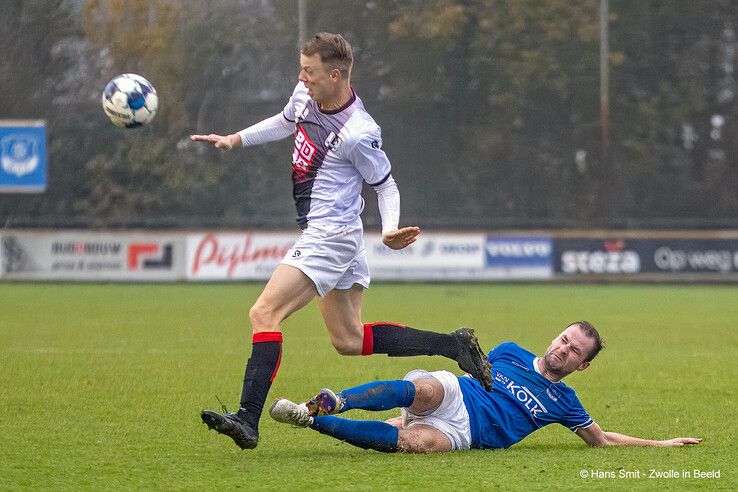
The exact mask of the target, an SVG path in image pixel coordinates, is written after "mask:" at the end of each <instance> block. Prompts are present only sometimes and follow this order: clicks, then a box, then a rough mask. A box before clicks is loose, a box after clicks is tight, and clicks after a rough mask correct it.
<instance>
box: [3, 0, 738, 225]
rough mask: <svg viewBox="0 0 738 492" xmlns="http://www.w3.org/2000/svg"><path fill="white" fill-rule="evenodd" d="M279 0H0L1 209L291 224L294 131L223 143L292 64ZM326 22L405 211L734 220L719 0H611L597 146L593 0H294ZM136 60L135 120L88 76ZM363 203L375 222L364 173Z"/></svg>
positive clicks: (21, 213)
mask: <svg viewBox="0 0 738 492" xmlns="http://www.w3.org/2000/svg"><path fill="white" fill-rule="evenodd" d="M297 4H298V2H297V1H296V0H273V1H267V0H219V1H218V2H200V1H196V0H87V1H86V0H76V1H75V0H34V1H32V2H31V1H23V0H4V1H3V2H2V11H3V15H2V16H0V38H2V39H3V43H2V44H0V59H1V60H2V63H1V64H0V87H1V88H2V90H0V119H11V118H23V119H37V118H38V119H44V120H46V122H47V133H48V154H49V162H50V170H49V187H48V189H47V191H46V193H44V194H38V195H30V194H3V195H0V220H2V223H3V225H4V226H6V227H181V228H205V227H235V228H241V227H275V228H286V227H292V225H293V224H294V222H293V220H294V209H293V205H292V200H291V182H290V154H291V153H290V147H291V142H290V141H289V139H288V140H285V141H283V142H279V143H273V144H270V145H264V146H260V147H256V148H250V149H245V150H243V149H240V150H237V151H234V152H230V153H222V152H219V151H216V150H214V149H211V148H208V147H206V146H202V145H195V144H193V143H191V142H189V140H187V136H188V135H189V134H190V133H210V132H215V133H232V132H234V131H237V130H240V129H242V128H245V127H247V126H249V125H250V124H253V123H255V122H257V121H259V120H260V119H262V118H264V117H267V116H271V115H273V114H276V113H278V112H279V111H281V109H282V107H283V106H284V104H285V102H286V101H287V99H288V98H289V95H290V94H291V91H292V89H293V87H294V85H295V83H296V80H297V71H298V59H299V58H298V46H299V41H298V20H297V19H298V10H297ZM304 4H305V5H306V6H307V30H308V33H309V34H312V33H314V32H317V31H321V30H326V31H332V32H340V33H342V34H343V35H344V36H345V37H346V38H347V39H348V40H349V41H350V42H351V43H352V44H353V47H354V52H355V68H354V74H353V85H354V87H355V89H356V91H357V93H358V94H359V95H360V97H362V99H363V100H364V103H365V105H366V106H367V108H368V110H369V112H370V113H372V115H373V116H374V117H375V119H376V120H377V122H378V123H379V124H380V125H381V126H382V129H383V137H384V141H385V143H384V148H385V150H386V151H387V153H388V155H389V156H390V159H391V160H392V163H393V169H394V170H393V173H394V175H395V178H396V180H397V181H398V183H399V186H400V190H401V192H402V199H403V201H402V223H403V224H419V225H421V226H425V227H438V228H441V227H443V228H456V227H462V228H486V229H494V228H510V227H523V228H532V227H548V228H561V227H611V228H624V227H655V228H658V227H670V228H683V227H713V228H715V227H738V152H736V144H737V143H738V134H737V132H738V130H737V128H738V125H737V124H736V123H737V121H736V119H737V117H738V107H737V102H736V97H735V91H736V74H735V64H736V56H737V54H736V52H737V47H738V44H737V41H736V28H737V22H738V2H734V1H731V0H671V1H669V2H662V1H657V0H618V1H616V2H611V3H610V10H609V17H608V20H609V22H608V24H609V41H610V49H609V57H608V61H609V67H610V69H609V73H610V89H609V108H610V110H609V152H608V154H607V155H603V152H602V131H601V125H600V92H599V83H600V77H599V63H600V58H599V39H600V32H599V14H600V12H599V6H600V5H599V2H598V1H597V0H516V1H509V0H508V1H504V0H425V1H422V0H404V1H401V0H373V1H338V0H321V1H318V0H305V2H304ZM125 72H134V73H139V74H141V75H143V76H144V77H146V78H148V79H149V80H150V81H151V82H152V83H153V84H154V86H155V87H156V89H157V91H158V93H159V98H160V111H159V114H158V115H157V116H156V119H155V120H154V122H153V123H152V124H151V125H150V126H148V127H145V128H141V129H137V130H121V129H119V128H116V127H114V126H113V125H112V124H110V123H109V122H108V121H107V119H106V117H105V115H104V114H103V112H102V109H101V107H100V93H101V91H102V88H103V87H104V86H105V84H106V83H107V82H108V81H109V80H110V79H111V78H112V77H114V76H115V75H117V74H119V73H125ZM365 191H366V198H367V212H365V221H366V223H367V224H368V225H369V226H370V227H372V226H375V225H376V224H377V221H378V215H377V212H376V206H375V203H374V202H375V200H374V197H373V191H371V190H365Z"/></svg>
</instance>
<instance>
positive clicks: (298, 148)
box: [292, 128, 317, 175]
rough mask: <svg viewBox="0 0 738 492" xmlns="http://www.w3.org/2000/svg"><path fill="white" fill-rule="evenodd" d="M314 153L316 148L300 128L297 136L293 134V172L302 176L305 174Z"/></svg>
mask: <svg viewBox="0 0 738 492" xmlns="http://www.w3.org/2000/svg"><path fill="white" fill-rule="evenodd" d="M316 152H317V148H316V147H315V144H313V142H311V141H310V137H308V134H307V133H305V130H303V129H302V128H298V129H297V134H295V149H294V150H293V152H292V168H293V169H294V171H295V172H296V173H298V174H302V175H305V174H307V173H308V171H309V170H310V165H311V164H312V163H313V157H315V153H316Z"/></svg>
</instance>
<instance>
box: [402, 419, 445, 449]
mask: <svg viewBox="0 0 738 492" xmlns="http://www.w3.org/2000/svg"><path fill="white" fill-rule="evenodd" d="M397 434H398V436H397V447H398V449H399V451H403V452H405V453H445V452H446V451H452V450H453V449H454V448H453V445H452V444H451V441H450V440H449V438H448V436H446V434H444V433H443V432H441V431H440V430H438V429H436V428H435V427H433V426H430V425H426V424H415V425H412V426H410V427H408V428H406V429H399V430H398V433H397Z"/></svg>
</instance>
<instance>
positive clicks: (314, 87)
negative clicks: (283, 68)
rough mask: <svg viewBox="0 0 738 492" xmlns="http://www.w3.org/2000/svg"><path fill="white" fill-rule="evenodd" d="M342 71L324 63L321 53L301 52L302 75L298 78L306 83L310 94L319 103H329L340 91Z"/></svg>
mask: <svg viewBox="0 0 738 492" xmlns="http://www.w3.org/2000/svg"><path fill="white" fill-rule="evenodd" d="M339 76H340V72H339V71H338V70H336V69H333V70H331V69H329V68H328V67H327V66H326V65H324V64H323V62H322V60H321V59H320V55H319V54H317V53H316V54H314V55H311V56H305V55H303V54H300V75H299V76H298V79H299V80H300V81H301V82H302V83H303V84H305V87H307V89H308V95H309V96H310V97H311V98H313V99H314V100H315V101H316V102H318V103H329V102H332V100H333V99H334V98H335V97H336V94H337V93H338V84H337V82H338V78H337V77H339Z"/></svg>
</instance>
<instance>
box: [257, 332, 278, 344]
mask: <svg viewBox="0 0 738 492" xmlns="http://www.w3.org/2000/svg"><path fill="white" fill-rule="evenodd" d="M262 342H280V343H281V342H282V332H281V331H260V332H258V333H254V334H253V336H252V337H251V343H262Z"/></svg>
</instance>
